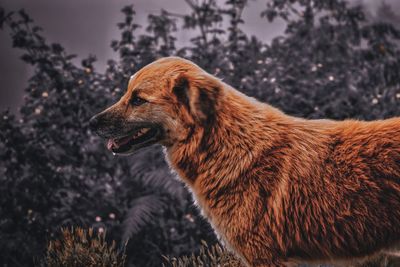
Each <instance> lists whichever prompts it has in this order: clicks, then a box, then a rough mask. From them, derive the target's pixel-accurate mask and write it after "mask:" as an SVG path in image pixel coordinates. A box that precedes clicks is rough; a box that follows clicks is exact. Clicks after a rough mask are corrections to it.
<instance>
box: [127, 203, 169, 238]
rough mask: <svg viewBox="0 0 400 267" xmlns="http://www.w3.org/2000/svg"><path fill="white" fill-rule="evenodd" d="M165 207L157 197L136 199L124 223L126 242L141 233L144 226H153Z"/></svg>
mask: <svg viewBox="0 0 400 267" xmlns="http://www.w3.org/2000/svg"><path fill="white" fill-rule="evenodd" d="M164 206H165V203H164V201H163V200H162V199H161V197H160V196H157V195H146V196H142V197H138V198H136V199H134V200H133V201H132V202H131V208H130V209H129V210H128V212H127V214H126V218H125V219H124V221H123V234H122V239H123V240H124V242H127V241H128V239H129V238H131V237H132V236H133V235H135V234H136V233H138V232H140V231H141V230H142V228H143V227H144V226H146V225H149V224H152V223H153V222H154V218H155V216H156V215H157V214H160V213H161V211H162V210H163V209H164Z"/></svg>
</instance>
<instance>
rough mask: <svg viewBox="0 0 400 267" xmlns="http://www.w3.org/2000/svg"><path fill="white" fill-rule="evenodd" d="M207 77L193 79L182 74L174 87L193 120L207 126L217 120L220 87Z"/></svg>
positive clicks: (175, 92) (175, 93)
mask: <svg viewBox="0 0 400 267" xmlns="http://www.w3.org/2000/svg"><path fill="white" fill-rule="evenodd" d="M207 78H208V77H206V76H203V75H202V76H197V77H191V76H189V75H185V74H181V75H180V76H179V77H178V78H177V79H176V80H175V84H174V86H173V89H172V91H173V93H174V95H175V96H176V98H177V100H178V101H179V102H180V103H181V104H182V105H184V106H185V108H186V109H187V110H188V112H189V113H190V114H191V115H192V116H193V119H194V120H195V121H197V122H198V123H200V125H202V126H205V125H207V124H210V123H212V122H213V120H214V119H215V116H216V114H215V112H216V108H217V103H218V95H219V92H220V90H219V85H218V84H217V82H216V81H214V80H208V79H207Z"/></svg>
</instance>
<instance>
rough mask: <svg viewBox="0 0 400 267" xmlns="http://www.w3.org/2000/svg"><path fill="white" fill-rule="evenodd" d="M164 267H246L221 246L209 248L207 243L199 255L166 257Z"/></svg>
mask: <svg viewBox="0 0 400 267" xmlns="http://www.w3.org/2000/svg"><path fill="white" fill-rule="evenodd" d="M164 258H165V261H166V263H165V264H163V266H164V267H167V266H168V267H194V266H196V267H206V266H207V267H245V266H244V265H243V264H242V263H241V262H240V260H239V259H237V258H236V257H235V256H234V255H233V254H232V253H231V252H229V251H227V250H226V249H225V248H223V247H222V246H221V245H218V244H217V245H214V246H211V247H209V246H208V245H207V244H206V243H205V242H203V245H202V247H201V249H200V253H199V254H198V255H194V254H192V255H191V256H183V257H180V258H174V257H172V258H171V257H164Z"/></svg>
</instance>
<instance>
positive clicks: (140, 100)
mask: <svg viewBox="0 0 400 267" xmlns="http://www.w3.org/2000/svg"><path fill="white" fill-rule="evenodd" d="M146 102H147V101H146V100H144V99H143V98H140V97H138V96H134V97H132V99H131V101H130V103H131V105H132V106H140V105H142V104H144V103H146Z"/></svg>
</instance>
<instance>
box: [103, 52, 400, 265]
mask: <svg viewBox="0 0 400 267" xmlns="http://www.w3.org/2000/svg"><path fill="white" fill-rule="evenodd" d="M135 90H140V94H141V95H142V96H143V98H145V99H148V100H149V102H150V103H148V105H147V106H146V105H143V106H141V107H131V106H129V99H130V97H131V95H132V94H133V93H134V92H135ZM104 113H109V114H112V116H111V117H112V118H114V119H113V120H105V122H104V124H105V127H106V128H107V126H108V125H109V124H112V125H110V127H112V128H113V129H118V127H119V126H120V127H122V128H123V126H122V125H125V124H124V123H123V122H124V121H128V122H129V121H130V120H134V118H138V120H139V121H143V120H151V121H152V122H156V123H159V124H161V125H162V126H163V128H164V132H165V134H164V138H163V139H162V140H160V143H161V144H162V145H164V146H165V147H166V150H165V151H166V157H167V159H168V161H169V163H170V165H171V167H172V168H173V169H174V170H175V171H176V172H177V173H178V175H179V176H180V178H181V179H182V180H183V181H184V182H185V183H186V184H187V185H188V187H189V188H190V190H191V191H192V192H193V195H194V198H195V199H196V202H197V204H198V205H199V206H200V208H201V209H202V211H203V213H204V215H205V217H206V218H207V219H208V220H209V221H210V222H211V224H212V225H213V227H214V229H215V231H216V232H217V233H218V235H219V236H220V237H221V238H222V239H223V240H224V242H225V243H226V245H227V246H228V247H229V248H231V249H232V250H233V251H234V252H235V253H237V255H239V256H240V257H241V258H242V259H243V261H244V262H245V263H246V264H247V265H248V266H285V264H289V263H295V262H338V261H340V262H350V261H353V260H357V259H361V258H364V257H368V256H369V255H373V254H375V253H377V252H380V251H382V250H387V249H391V248H393V247H394V246H395V245H396V244H397V243H398V242H399V241H400V118H393V119H388V120H379V121H372V122H365V121H355V120H346V121H331V120H306V119H301V118H295V117H292V116H288V115H286V114H284V113H282V112H281V111H279V110H277V109H275V108H273V107H271V106H269V105H267V104H263V103H260V102H257V101H256V100H254V99H252V98H249V97H247V96H245V95H243V94H242V93H240V92H238V91H236V90H235V89H233V88H232V87H230V86H229V85H227V84H225V83H223V82H222V81H220V80H219V79H217V78H215V77H213V76H212V75H210V74H207V73H206V72H205V71H203V70H202V69H200V68H199V67H198V66H196V65H195V64H193V63H191V62H189V61H187V60H183V59H180V58H174V57H172V58H164V59H160V60H158V61H156V62H154V63H152V64H150V65H148V66H146V67H144V68H143V69H142V70H140V71H139V72H138V73H136V74H135V76H134V77H133V78H132V79H131V81H130V83H129V88H128V91H127V93H126V94H125V96H123V97H122V99H121V100H120V101H119V102H118V103H117V104H115V105H114V106H113V107H111V108H109V109H108V110H106V111H105V112H104ZM115 118H117V119H115ZM114 121H119V123H120V124H118V123H117V124H115V123H114ZM121 121H122V122H121ZM103 126H104V125H103Z"/></svg>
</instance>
